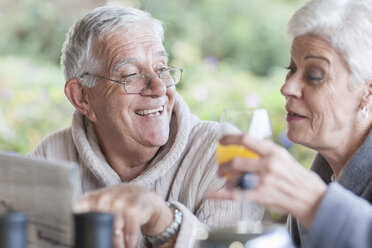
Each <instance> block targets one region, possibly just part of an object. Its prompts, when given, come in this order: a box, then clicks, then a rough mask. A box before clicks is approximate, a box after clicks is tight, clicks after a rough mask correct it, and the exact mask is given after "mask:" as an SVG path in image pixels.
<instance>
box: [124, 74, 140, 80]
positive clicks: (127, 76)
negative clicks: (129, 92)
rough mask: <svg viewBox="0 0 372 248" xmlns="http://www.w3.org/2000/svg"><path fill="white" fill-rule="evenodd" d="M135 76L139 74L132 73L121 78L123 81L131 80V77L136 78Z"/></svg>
mask: <svg viewBox="0 0 372 248" xmlns="http://www.w3.org/2000/svg"><path fill="white" fill-rule="evenodd" d="M135 75H137V73H130V74H126V75H123V76H121V78H122V79H127V78H129V77H133V76H135Z"/></svg>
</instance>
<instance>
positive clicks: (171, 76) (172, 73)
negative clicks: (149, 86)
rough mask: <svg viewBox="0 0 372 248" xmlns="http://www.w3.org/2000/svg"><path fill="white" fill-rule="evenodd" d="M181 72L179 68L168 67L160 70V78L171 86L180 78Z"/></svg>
mask: <svg viewBox="0 0 372 248" xmlns="http://www.w3.org/2000/svg"><path fill="white" fill-rule="evenodd" d="M181 74H182V73H181V70H180V69H178V68H170V69H169V70H167V71H164V72H162V73H161V75H160V78H161V80H163V82H164V83H165V85H166V86H172V85H175V84H177V83H178V82H179V81H180V80H181Z"/></svg>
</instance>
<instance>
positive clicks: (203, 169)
mask: <svg viewBox="0 0 372 248" xmlns="http://www.w3.org/2000/svg"><path fill="white" fill-rule="evenodd" d="M218 131H219V124H218V123H216V122H206V121H200V120H199V119H198V118H197V117H195V116H194V115H192V114H191V113H190V110H189V108H188V106H187V105H186V104H185V103H184V101H183V99H182V98H181V97H180V96H179V95H177V98H176V103H175V106H174V110H173V114H172V120H171V133H170V138H169V141H168V143H167V144H166V145H165V146H163V147H162V148H161V150H160V151H159V153H158V154H157V155H156V157H155V158H154V159H153V161H152V162H151V164H150V165H149V166H148V168H147V169H146V170H145V171H144V172H143V173H142V174H140V175H139V176H138V177H137V178H135V179H133V180H132V181H130V182H122V181H121V180H120V178H119V176H118V174H117V173H116V172H115V171H114V170H113V169H112V168H111V167H110V165H109V164H108V163H107V161H106V159H105V156H104V155H103V154H102V152H101V150H100V147H99V144H98V139H97V137H96V135H95V131H94V127H93V124H92V123H91V122H90V121H89V120H88V119H87V118H85V117H84V116H83V115H81V114H80V113H78V112H75V114H74V116H73V120H72V125H71V126H70V127H69V128H66V129H63V130H60V131H57V132H55V133H52V134H50V135H48V136H47V137H45V138H44V139H43V140H42V141H41V143H40V144H39V145H38V146H37V147H36V148H35V149H34V150H33V151H32V153H31V154H30V155H31V156H34V157H43V158H47V159H60V160H68V161H73V162H77V163H78V164H79V166H80V167H81V172H82V179H81V181H82V188H83V191H84V192H87V191H91V190H95V189H99V188H102V187H105V186H110V185H116V184H120V183H135V184H138V185H141V186H142V187H144V188H146V189H149V190H152V191H154V192H156V193H157V194H158V195H160V196H161V197H162V198H163V199H164V200H166V201H172V202H174V203H175V204H176V205H177V206H178V207H179V208H180V209H181V211H182V212H183V216H184V217H183V222H182V225H181V228H180V231H179V234H178V238H177V241H176V245H175V247H192V246H193V242H194V238H195V236H196V235H198V234H200V233H202V232H203V230H204V232H206V228H207V227H209V228H213V227H221V226H224V225H226V224H229V223H232V222H233V221H234V216H235V215H236V214H233V213H234V210H233V209H234V205H235V204H233V203H232V202H231V201H214V200H207V199H205V198H204V197H203V196H204V193H205V192H206V190H208V189H219V188H222V187H223V185H224V180H222V179H220V178H218V176H217V174H216V171H217V163H216V160H215V156H214V153H215V149H216V142H217V140H218V138H219V137H218ZM205 225H206V226H205ZM144 246H145V245H144V242H143V238H142V237H139V242H138V245H137V247H144Z"/></svg>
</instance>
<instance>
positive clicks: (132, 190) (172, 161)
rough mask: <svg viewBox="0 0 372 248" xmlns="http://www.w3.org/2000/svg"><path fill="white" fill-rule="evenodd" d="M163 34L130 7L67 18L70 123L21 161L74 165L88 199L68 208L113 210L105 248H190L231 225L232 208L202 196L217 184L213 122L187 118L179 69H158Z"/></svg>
mask: <svg viewBox="0 0 372 248" xmlns="http://www.w3.org/2000/svg"><path fill="white" fill-rule="evenodd" d="M163 32H164V31H163V26H162V24H161V22H159V21H158V20H156V19H154V18H152V17H151V16H150V15H149V14H148V13H146V12H143V11H141V10H137V9H133V8H118V7H100V8H97V9H95V10H93V11H91V12H89V13H88V14H87V15H86V16H85V17H84V18H83V19H81V20H79V21H77V22H76V23H75V24H74V25H73V27H72V28H71V29H70V31H69V33H68V34H67V38H66V41H65V43H64V46H63V50H62V59H61V66H62V69H63V71H64V75H65V78H66V80H67V82H66V86H65V94H66V96H67V98H68V99H69V100H70V102H71V103H72V104H73V106H74V107H75V109H76V111H75V113H74V115H73V119H72V124H71V126H70V127H68V128H66V129H63V130H60V131H57V132H55V133H53V134H51V135H49V136H47V137H46V138H44V140H42V142H41V143H40V144H39V145H38V146H37V147H36V148H35V149H34V151H33V152H32V153H31V154H30V155H31V156H35V157H43V158H47V159H60V160H67V161H74V162H77V163H78V164H79V166H80V167H81V171H82V181H81V183H82V188H83V191H84V192H85V193H86V192H90V193H87V194H85V195H84V196H83V197H82V198H81V199H80V201H79V202H78V203H77V205H76V211H77V212H84V211H106V212H112V213H114V214H115V226H114V228H115V231H114V232H115V238H114V242H115V247H126V248H128V247H135V246H137V247H141V246H144V245H145V244H146V243H150V244H151V245H152V246H161V247H173V246H176V247H190V246H191V245H192V242H193V238H194V237H195V234H196V233H197V231H198V230H201V229H200V227H205V226H209V227H216V226H222V225H225V224H227V223H229V222H231V221H233V218H232V216H233V215H232V213H233V204H232V202H229V201H225V202H220V201H213V200H206V199H204V198H203V196H204V193H205V191H207V190H209V189H219V188H222V187H223V185H224V180H221V179H219V178H218V177H217V176H216V171H217V166H216V163H215V159H214V155H213V154H214V151H215V143H216V140H218V129H219V124H218V123H214V122H204V121H200V120H199V119H198V118H197V117H195V116H193V115H192V114H191V113H190V111H189V109H188V107H187V105H186V104H185V103H184V101H183V100H182V98H181V97H180V96H179V95H178V94H177V93H176V88H175V85H176V84H177V83H178V82H179V81H180V79H181V74H182V69H180V68H177V67H172V66H169V65H168V63H167V62H168V56H167V52H166V51H165V49H164V47H163V44H162V42H163ZM98 189H99V190H98ZM139 230H141V233H139Z"/></svg>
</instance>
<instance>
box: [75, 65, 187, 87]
mask: <svg viewBox="0 0 372 248" xmlns="http://www.w3.org/2000/svg"><path fill="white" fill-rule="evenodd" d="M182 72H183V69H181V68H178V67H173V66H170V67H168V68H164V69H161V70H160V73H157V75H156V76H151V75H149V74H136V73H133V74H130V75H128V76H125V77H124V80H122V81H119V80H114V79H110V78H106V77H102V76H99V75H95V74H92V73H89V72H85V73H83V74H82V75H81V78H82V77H84V76H86V75H89V76H92V77H96V78H101V79H105V80H109V81H112V82H115V83H118V84H122V85H124V90H125V92H127V93H128V94H141V93H144V92H145V91H146V90H148V89H149V86H150V83H151V79H153V78H156V77H158V78H159V79H160V80H161V81H162V82H163V83H164V84H165V86H166V87H167V88H169V87H172V86H175V85H176V84H178V83H179V82H180V81H181V78H182Z"/></svg>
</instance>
